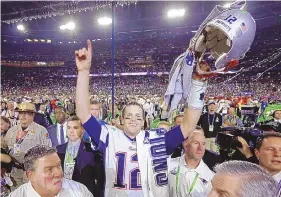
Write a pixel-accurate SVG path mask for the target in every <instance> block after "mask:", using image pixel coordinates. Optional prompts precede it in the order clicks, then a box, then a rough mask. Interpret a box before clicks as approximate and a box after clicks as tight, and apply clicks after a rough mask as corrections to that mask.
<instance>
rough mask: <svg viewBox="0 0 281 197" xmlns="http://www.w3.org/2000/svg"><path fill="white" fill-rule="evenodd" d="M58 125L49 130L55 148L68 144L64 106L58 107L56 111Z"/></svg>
mask: <svg viewBox="0 0 281 197" xmlns="http://www.w3.org/2000/svg"><path fill="white" fill-rule="evenodd" d="M54 114H55V119H56V122H57V123H56V124H54V125H52V126H50V127H48V128H47V130H48V132H49V137H50V139H51V141H52V144H53V147H56V146H58V145H61V144H64V143H65V142H67V140H68V139H67V136H66V130H67V128H66V113H65V110H64V108H63V107H62V106H57V107H56V108H55V110H54Z"/></svg>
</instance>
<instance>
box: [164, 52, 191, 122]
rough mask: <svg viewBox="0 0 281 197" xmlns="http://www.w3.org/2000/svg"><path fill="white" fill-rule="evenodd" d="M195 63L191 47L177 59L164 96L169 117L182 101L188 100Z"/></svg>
mask: <svg viewBox="0 0 281 197" xmlns="http://www.w3.org/2000/svg"><path fill="white" fill-rule="evenodd" d="M195 65H196V62H195V55H194V53H193V51H192V50H191V49H188V50H187V51H186V52H185V53H183V54H181V55H180V56H179V57H178V58H177V59H176V60H175V62H174V64H173V67H172V69H171V72H170V79H169V84H168V88H167V90H166V93H165V97H164V99H165V102H166V104H167V105H168V111H169V117H170V116H171V114H172V112H173V111H174V110H175V109H177V106H178V104H179V103H180V102H181V101H182V102H185V101H186V99H187V96H188V92H189V90H190V87H191V79H192V72H193V69H194V66H195Z"/></svg>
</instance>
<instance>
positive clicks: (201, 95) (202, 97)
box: [199, 93, 205, 101]
mask: <svg viewBox="0 0 281 197" xmlns="http://www.w3.org/2000/svg"><path fill="white" fill-rule="evenodd" d="M204 96H205V94H204V93H201V94H200V98H199V100H200V101H203V99H204Z"/></svg>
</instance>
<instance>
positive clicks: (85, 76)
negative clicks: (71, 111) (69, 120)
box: [75, 40, 92, 124]
mask: <svg viewBox="0 0 281 197" xmlns="http://www.w3.org/2000/svg"><path fill="white" fill-rule="evenodd" d="M87 45H88V50H87V49H86V48H83V49H80V50H79V51H75V62H76V66H77V70H78V76H77V86H76V113H77V116H78V117H79V118H80V120H81V122H82V123H83V124H84V123H85V122H87V121H88V120H89V118H90V117H91V113H90V109H89V103H90V101H89V78H90V77H89V74H90V68H91V62H92V44H91V41H90V40H87Z"/></svg>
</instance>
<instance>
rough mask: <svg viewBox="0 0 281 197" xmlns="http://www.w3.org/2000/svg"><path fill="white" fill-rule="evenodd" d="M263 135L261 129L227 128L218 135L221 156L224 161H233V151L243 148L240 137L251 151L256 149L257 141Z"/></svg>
mask: <svg viewBox="0 0 281 197" xmlns="http://www.w3.org/2000/svg"><path fill="white" fill-rule="evenodd" d="M262 133H263V131H262V130H260V129H259V128H252V127H225V128H222V132H219V133H218V134H217V144H218V145H219V147H220V155H221V157H222V159H223V160H224V161H228V160H231V157H232V153H233V150H237V148H242V144H241V143H240V142H239V141H238V136H240V137H242V138H244V139H245V140H246V142H247V143H248V144H249V146H250V148H251V149H254V148H255V144H256V140H257V138H258V137H259V136H261V135H262Z"/></svg>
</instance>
